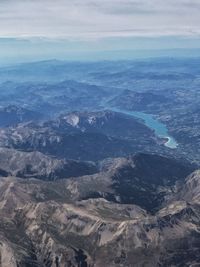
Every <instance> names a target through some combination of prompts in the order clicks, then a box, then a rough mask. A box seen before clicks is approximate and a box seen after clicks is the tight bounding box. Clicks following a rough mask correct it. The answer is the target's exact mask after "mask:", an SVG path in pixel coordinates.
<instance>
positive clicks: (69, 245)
mask: <svg viewBox="0 0 200 267" xmlns="http://www.w3.org/2000/svg"><path fill="white" fill-rule="evenodd" d="M1 153H3V152H1ZM16 153H21V152H16ZM8 154H9V153H8ZM1 155H3V154H1ZM29 156H30V155H29ZM31 156H32V157H33V158H34V156H33V155H31ZM35 156H38V155H35ZM18 157H19V155H18ZM41 157H42V158H43V157H45V156H41ZM11 159H12V157H11V158H10V159H9V160H8V162H9V163H10V162H11V161H12V160H11ZM45 159H46V158H45ZM43 160H44V159H43ZM46 160H49V159H46ZM20 162H21V161H20ZM34 163H35V164H36V165H37V164H38V162H37V161H35V162H34V161H33V164H34ZM1 165H3V163H1ZM11 165H12V164H11V163H10V166H11ZM98 168H99V172H98V173H96V174H92V175H85V176H81V177H77V178H67V179H59V180H57V181H44V180H39V179H33V178H32V179H21V178H15V177H9V176H8V177H4V178H3V177H2V178H1V179H0V218H1V219H0V236H1V242H0V266H2V267H5V266H8V267H27V266H34V267H47V266H48V267H66V266H67V267H79V266H81V267H89V266H90V267H105V266H109V267H114V266H115V267H121V266H126V267H133V266H134V267H135V266H136V267H137V266H138V267H141V266H149V267H157V266H158V267H160V266H162V267H168V266H180V267H182V266H188V267H189V266H198V265H197V264H198V262H199V260H200V258H199V252H200V243H199V237H200V236H199V220H200V219H199V218H200V202H199V191H200V189H199V182H198V181H199V179H200V176H199V172H198V171H196V172H194V173H192V174H190V172H192V171H193V166H191V165H190V164H189V163H188V164H186V163H185V162H184V164H183V163H182V162H179V161H176V160H175V159H169V158H166V157H161V156H158V155H147V154H138V155H135V156H133V157H129V158H116V159H107V160H104V161H101V162H99V166H98ZM38 169H40V168H39V167H38ZM188 174H190V175H189V176H188ZM186 176H187V178H186ZM47 179H48V177H47ZM185 181H186V182H185ZM139 184H140V187H139ZM122 188H126V190H121V189H122ZM128 188H130V191H128ZM136 189H137V190H136ZM174 192H176V194H175V193H174ZM136 193H137V194H136ZM161 193H162V194H161ZM155 196H156V197H157V198H159V201H158V202H157V201H152V199H153V200H155ZM145 197H148V199H149V203H148V202H147V201H145ZM141 199H143V200H141ZM195 264H196V265H195Z"/></svg>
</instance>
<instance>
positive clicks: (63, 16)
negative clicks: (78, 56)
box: [0, 0, 200, 39]
mask: <svg viewBox="0 0 200 267" xmlns="http://www.w3.org/2000/svg"><path fill="white" fill-rule="evenodd" d="M199 13H200V1H199V0H175V1H174V0H165V1H164V0H56V1H55V0H2V1H1V2H0V36H1V37H46V38H68V39H70V38H71V39H76V38H77V39H78V38H80V39H88V38H107V37H127V36H128V37H130V36H169V35H170V36H173V35H175V36H177V35H179V36H200V16H199Z"/></svg>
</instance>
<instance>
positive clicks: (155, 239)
mask: <svg viewBox="0 0 200 267" xmlns="http://www.w3.org/2000/svg"><path fill="white" fill-rule="evenodd" d="M199 63H200V62H199V59H197V58H183V59H181V58H155V59H153V58H152V59H146V60H135V61H134V60H129V61H115V62H114V61H100V62H65V61H58V60H51V61H40V62H33V63H24V64H18V65H15V66H10V67H9V66H7V67H1V68H0V267H144V266H145V267H192V266H198V264H199V262H200V257H199V255H200V242H199V231H200V228H199V225H200V197H199V196H200V157H199V155H200V116H199V112H200V110H199V103H200V67H199V66H200V64H199Z"/></svg>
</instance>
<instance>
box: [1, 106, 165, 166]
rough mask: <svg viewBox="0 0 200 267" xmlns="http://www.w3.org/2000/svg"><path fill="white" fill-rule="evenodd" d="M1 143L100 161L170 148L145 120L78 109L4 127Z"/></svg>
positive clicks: (29, 149) (79, 158) (3, 145)
mask: <svg viewBox="0 0 200 267" xmlns="http://www.w3.org/2000/svg"><path fill="white" fill-rule="evenodd" d="M0 146H1V147H9V148H16V149H20V150H24V151H40V152H42V153H44V154H48V155H52V156H55V157H58V158H70V159H75V160H84V161H85V160H86V161H88V160H89V161H98V160H102V159H104V158H108V157H121V156H122V157H123V156H127V155H129V154H134V153H136V152H140V151H141V150H142V151H144V150H145V151H147V152H149V151H154V152H156V151H165V150H166V151H168V150H167V149H165V147H164V146H162V140H160V139H159V138H157V137H156V136H155V134H154V132H153V131H152V130H150V129H149V128H148V127H146V126H145V125H144V124H143V122H141V121H139V120H137V119H134V118H132V117H130V116H126V115H123V114H120V113H115V112H110V111H101V112H82V113H78V112H74V113H67V114H65V115H62V116H60V117H59V118H58V119H55V120H53V121H52V120H51V121H47V122H45V123H43V124H37V123H21V124H19V125H18V126H16V127H9V128H3V129H0Z"/></svg>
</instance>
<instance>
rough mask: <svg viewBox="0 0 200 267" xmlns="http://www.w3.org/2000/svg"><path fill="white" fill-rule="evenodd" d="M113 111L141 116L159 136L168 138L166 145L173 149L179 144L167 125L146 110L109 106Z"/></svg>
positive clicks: (136, 116)
mask: <svg viewBox="0 0 200 267" xmlns="http://www.w3.org/2000/svg"><path fill="white" fill-rule="evenodd" d="M108 109H109V110H111V111H114V112H119V113H123V114H126V115H129V116H133V117H135V118H140V119H142V120H143V121H144V124H145V125H146V126H147V127H149V128H151V129H152V130H154V132H155V134H156V135H157V136H158V137H161V138H166V139H167V142H165V144H164V145H165V146H166V147H168V148H171V149H175V148H177V146H178V143H177V142H176V140H175V139H174V138H173V137H172V136H170V135H169V133H168V130H167V127H166V126H165V124H163V123H161V122H159V121H158V120H156V119H155V118H154V117H153V115H151V114H147V113H144V112H138V111H128V110H121V109H118V108H110V107H109V108H108Z"/></svg>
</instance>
